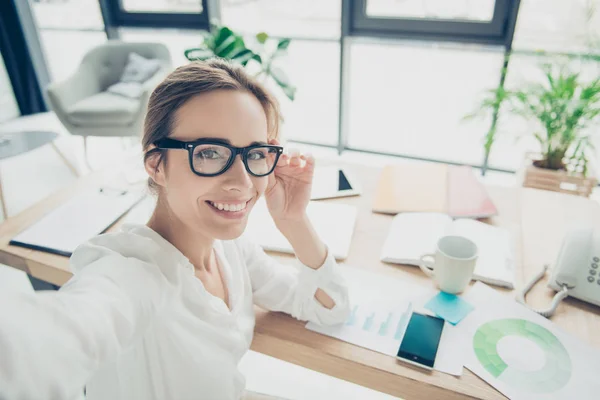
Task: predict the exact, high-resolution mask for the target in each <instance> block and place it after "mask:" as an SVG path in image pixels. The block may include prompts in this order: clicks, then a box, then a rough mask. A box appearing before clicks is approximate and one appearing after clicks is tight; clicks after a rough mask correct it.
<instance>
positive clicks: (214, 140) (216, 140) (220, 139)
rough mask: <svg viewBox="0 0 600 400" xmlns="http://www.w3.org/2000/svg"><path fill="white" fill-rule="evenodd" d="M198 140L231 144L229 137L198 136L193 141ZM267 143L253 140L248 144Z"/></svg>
mask: <svg viewBox="0 0 600 400" xmlns="http://www.w3.org/2000/svg"><path fill="white" fill-rule="evenodd" d="M198 140H210V141H213V142H217V143H223V144H228V145H231V141H230V140H229V139H223V138H211V137H199V138H196V139H194V141H198ZM267 144H268V143H267V142H263V141H254V142H252V143H250V144H249V145H248V146H256V145H267Z"/></svg>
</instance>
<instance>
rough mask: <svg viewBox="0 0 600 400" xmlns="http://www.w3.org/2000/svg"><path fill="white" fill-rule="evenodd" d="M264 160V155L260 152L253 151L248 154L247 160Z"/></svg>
mask: <svg viewBox="0 0 600 400" xmlns="http://www.w3.org/2000/svg"><path fill="white" fill-rule="evenodd" d="M264 158H265V155H264V154H263V153H262V151H253V152H251V153H248V160H262V159H264Z"/></svg>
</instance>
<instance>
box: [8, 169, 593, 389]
mask: <svg viewBox="0 0 600 400" xmlns="http://www.w3.org/2000/svg"><path fill="white" fill-rule="evenodd" d="M349 168H351V169H352V170H353V172H354V174H355V175H356V176H357V178H358V179H359V180H360V183H361V185H362V188H363V193H364V194H363V195H362V196H360V197H352V198H346V199H336V200H328V201H332V202H339V203H347V204H354V205H356V206H358V208H359V214H358V220H357V225H356V229H355V232H354V237H353V246H352V249H351V251H350V254H349V257H348V259H347V260H346V263H347V264H350V265H353V266H355V267H359V268H365V269H368V270H370V271H373V272H377V273H380V274H385V275H387V276H390V277H393V278H397V279H403V280H409V281H411V282H414V283H415V284H421V285H432V283H431V281H429V280H428V279H427V278H425V276H424V275H422V273H421V272H420V271H419V269H418V268H415V267H410V266H397V265H391V264H384V263H382V262H380V261H379V254H380V251H381V246H382V244H383V240H384V238H385V236H386V235H387V232H388V228H389V224H390V221H391V217H390V216H386V215H381V214H373V213H372V212H371V211H370V206H371V202H372V193H374V188H375V185H376V181H377V176H378V172H379V170H378V169H374V168H368V167H364V166H349ZM116 176H117V175H115V173H114V172H113V173H96V174H94V175H90V176H88V177H85V178H82V179H80V180H79V181H78V182H77V183H76V184H75V185H74V186H73V187H71V188H68V189H66V190H61V191H60V192H59V193H56V194H55V195H53V196H50V197H49V198H48V199H46V200H44V201H42V202H40V203H39V204H37V205H35V206H33V207H31V208H30V209H28V210H26V211H24V212H22V213H21V214H19V215H17V216H15V217H14V218H11V219H9V220H8V221H7V222H5V223H4V224H3V225H1V226H0V262H2V263H5V264H7V265H11V266H13V267H16V268H18V269H21V270H23V271H25V272H27V273H29V274H31V275H32V276H34V277H36V278H39V279H42V280H45V281H48V282H51V283H53V284H55V285H62V284H64V283H65V282H66V281H67V280H68V279H69V278H70V276H71V273H70V272H69V269H68V259H67V258H65V257H61V256H56V255H52V254H47V253H43V252H38V251H33V250H28V249H24V248H20V247H15V246H9V245H8V242H9V240H10V239H11V238H12V237H13V236H14V235H15V234H16V233H17V232H19V231H21V230H22V229H23V228H25V227H26V226H28V225H30V224H31V223H33V222H34V221H36V220H37V219H38V218H40V217H41V216H42V215H44V214H45V213H46V212H48V211H49V210H51V209H53V208H54V207H56V206H58V205H59V204H62V203H63V202H64V201H66V200H67V199H69V198H71V197H72V196H74V195H76V194H77V193H80V192H82V191H84V190H85V189H86V188H90V187H94V186H98V185H100V184H102V183H104V182H110V183H112V184H114V182H115V180H116V179H117V180H118V176H117V178H115V177H116ZM488 189H489V192H490V195H491V196H492V197H493V199H494V201H495V203H496V206H497V207H498V210H499V217H495V218H492V219H491V220H490V221H489V222H490V223H492V224H494V225H498V226H503V227H506V228H507V229H509V230H510V231H511V232H512V233H513V235H515V237H516V238H517V254H516V262H517V267H518V269H517V288H518V289H520V288H521V287H522V286H523V284H524V282H526V281H527V280H529V278H530V277H531V276H533V275H535V274H536V273H537V272H538V271H539V268H541V266H542V265H543V264H544V263H552V262H553V261H554V259H555V258H556V256H557V252H558V248H559V245H560V243H561V241H562V237H563V235H564V233H565V231H566V229H567V227H568V226H569V224H570V223H571V222H572V221H586V222H590V221H591V222H593V223H595V224H596V225H598V226H600V206H599V205H598V204H597V203H595V202H593V201H591V200H588V199H585V198H581V197H578V196H570V195H565V194H559V193H553V192H546V191H539V190H535V189H522V188H516V187H515V188H502V187H489V188H488ZM117 227H118V224H117V225H115V226H114V227H113V228H112V229H116V228H117ZM277 257H281V258H283V259H289V257H288V256H283V255H277ZM502 292H504V293H505V294H506V295H507V296H511V297H514V291H508V290H502ZM552 296H553V292H552V291H551V290H550V289H547V288H546V287H545V285H544V284H542V283H540V284H538V285H537V286H536V288H535V289H534V290H533V291H532V292H531V294H530V295H529V296H528V301H529V303H530V304H531V305H534V306H545V305H547V304H548V302H549V301H550V299H551V297H552ZM552 320H553V321H554V322H556V323H557V324H558V325H559V326H560V327H561V328H563V329H564V330H566V331H568V332H570V333H571V334H573V335H574V336H576V337H578V338H580V339H581V340H582V341H584V342H586V343H589V344H591V345H592V346H595V347H598V348H600V337H598V335H595V334H594V333H597V332H599V331H600V308H598V307H595V306H592V305H589V304H586V303H583V302H580V301H578V300H574V299H567V300H565V301H564V302H563V303H562V304H561V305H560V306H559V308H558V311H557V313H556V315H555V316H554V317H553V318H552ZM252 349H253V350H255V351H258V352H261V353H264V354H268V355H271V356H274V357H277V358H279V359H282V360H285V361H288V362H292V363H294V364H298V365H301V366H304V367H307V368H310V369H313V370H316V371H320V372H323V373H326V374H328V375H331V376H335V377H338V378H341V379H344V380H348V381H351V382H354V383H357V384H359V385H363V386H366V387H370V388H373V389H375V390H379V391H382V392H386V393H389V394H392V395H395V396H399V397H403V398H406V399H421V398H422V399H441V398H443V399H458V398H483V399H500V398H504V397H503V396H502V395H501V394H500V393H498V392H497V391H496V390H495V389H493V388H492V387H491V386H489V385H488V384H487V383H485V382H484V381H482V380H481V379H479V378H478V377H477V376H475V375H474V374H472V373H471V372H470V371H468V370H465V372H464V374H463V376H462V377H461V378H455V377H453V376H450V375H446V374H442V373H439V372H433V373H431V374H428V373H424V372H422V371H421V370H420V369H415V368H412V367H409V366H406V365H405V364H402V363H400V362H398V361H396V360H395V359H393V358H392V357H389V356H385V355H383V354H379V353H376V352H373V351H370V350H366V349H363V348H360V347H357V346H353V345H351V344H348V343H345V342H341V341H338V340H335V339H332V338H329V337H325V336H321V335H319V334H316V333H314V332H310V331H308V330H306V329H305V328H304V324H303V323H302V322H299V321H296V320H294V319H292V318H291V317H289V316H287V315H284V314H280V313H269V312H265V311H263V310H259V309H257V324H256V331H255V337H254V341H253V343H252Z"/></svg>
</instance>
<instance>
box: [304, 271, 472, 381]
mask: <svg viewBox="0 0 600 400" xmlns="http://www.w3.org/2000/svg"><path fill="white" fill-rule="evenodd" d="M341 268H342V271H343V274H344V277H345V278H346V281H347V283H348V288H349V292H350V299H351V302H352V306H351V307H352V309H353V310H354V309H355V308H356V312H355V313H354V314H353V315H352V316H351V317H350V318H349V320H348V321H346V323H345V324H343V325H339V326H334V327H324V326H319V325H316V324H313V323H308V324H307V325H306V328H307V329H309V330H312V331H315V332H319V333H321V334H324V335H327V336H332V337H335V338H337V339H340V340H343V341H346V342H349V343H352V344H355V345H357V346H361V347H364V348H368V349H371V350H374V351H377V352H379V353H382V354H386V355H389V356H391V357H395V356H396V353H397V352H398V348H399V347H400V343H401V341H402V338H403V337H404V331H405V330H406V324H407V323H408V318H410V314H411V312H412V311H418V312H420V313H424V314H430V315H432V313H431V312H429V311H428V310H425V309H424V308H423V306H424V305H425V303H426V302H427V301H428V300H429V299H430V298H431V297H433V296H434V295H435V294H436V293H437V291H436V290H434V289H433V288H429V287H423V286H416V285H414V284H409V283H407V282H403V281H400V280H397V279H390V278H389V277H387V276H384V275H380V274H376V273H371V272H369V271H367V270H363V269H359V268H356V267H351V266H348V265H342V266H341ZM369 318H370V319H371V320H370V322H367V320H368V319H369ZM365 324H367V326H366V327H365ZM459 325H460V324H459ZM365 328H366V329H365ZM464 344H465V341H464V337H463V336H462V335H461V334H460V331H459V328H458V327H454V326H452V325H450V324H448V323H445V324H444V330H443V333H442V337H441V339H440V344H439V348H438V353H437V355H436V360H435V364H434V369H436V370H438V371H440V372H444V373H447V374H451V375H455V376H460V375H461V374H462V369H463V361H464V360H463V347H464ZM398 362H402V361H398Z"/></svg>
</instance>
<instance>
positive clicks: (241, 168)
mask: <svg viewBox="0 0 600 400" xmlns="http://www.w3.org/2000/svg"><path fill="white" fill-rule="evenodd" d="M225 176H227V180H226V182H225V188H226V189H248V188H250V187H252V180H251V179H250V174H249V173H248V171H246V166H245V165H244V162H243V161H242V157H241V155H240V156H236V157H235V159H234V160H233V165H232V166H231V167H230V168H229V170H228V171H227V172H225Z"/></svg>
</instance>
